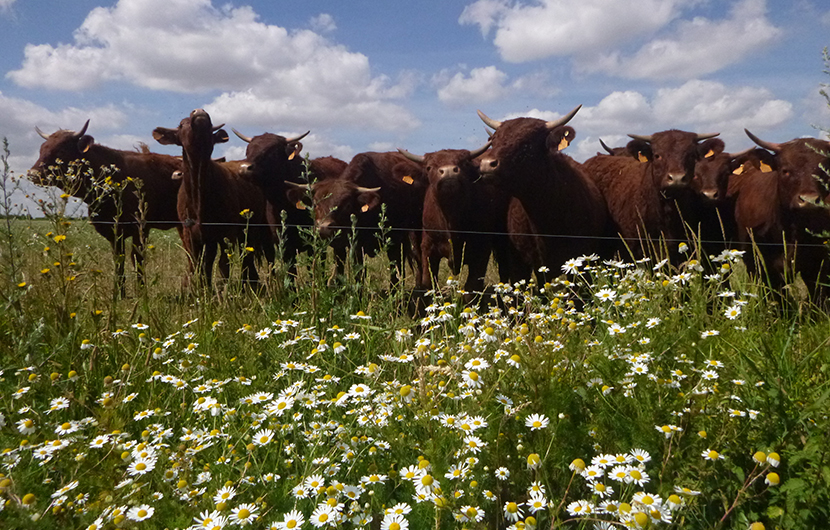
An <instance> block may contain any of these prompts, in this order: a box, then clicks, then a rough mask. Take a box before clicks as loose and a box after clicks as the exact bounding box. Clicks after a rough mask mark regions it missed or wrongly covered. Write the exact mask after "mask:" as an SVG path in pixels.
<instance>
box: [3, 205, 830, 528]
mask: <svg viewBox="0 0 830 530" xmlns="http://www.w3.org/2000/svg"><path fill="white" fill-rule="evenodd" d="M62 200H66V198H65V197H63V198H62V197H60V196H57V197H56V208H54V209H51V210H49V212H48V215H47V217H46V218H44V219H38V220H27V219H14V218H7V219H3V220H2V225H1V226H0V230H2V238H0V256H2V261H0V274H2V282H0V290H2V300H1V301H0V303H2V308H0V336H2V338H0V453H1V454H0V473H2V475H1V476H0V523H2V527H4V528H29V527H32V528H95V529H96V530H98V529H102V528H187V527H190V526H191V525H193V526H194V527H196V528H222V527H226V526H227V527H236V526H239V527H250V528H279V529H295V528H305V529H310V528H326V527H342V528H371V529H372V530H379V529H380V530H406V529H407V528H411V529H412V530H427V529H430V528H434V529H445V528H459V529H462V528H463V529H470V530H472V529H475V528H481V529H483V528H490V529H497V528H506V527H509V528H511V530H523V529H524V530H534V529H536V528H538V529H539V530H547V529H548V528H559V527H563V528H586V529H588V528H598V529H606V528H618V527H628V528H646V527H665V528H735V529H745V528H750V525H751V524H758V523H760V524H762V525H765V527H766V528H818V527H821V526H822V525H823V524H825V523H826V521H827V520H828V519H830V420H828V412H830V401H829V400H828V398H829V397H830V334H828V329H830V319H828V316H827V314H825V313H823V312H821V311H818V310H815V309H814V308H812V307H811V306H810V305H809V302H807V301H806V300H805V299H804V298H803V297H798V296H797V295H796V294H788V295H786V296H787V297H790V298H792V299H793V301H792V302H791V303H790V304H789V305H788V307H787V308H782V307H781V306H780V304H778V303H777V300H778V297H775V296H771V295H770V293H769V292H768V290H767V288H766V287H765V286H763V285H761V284H759V283H756V282H754V281H752V280H750V279H749V278H748V276H747V275H746V274H745V271H744V269H743V266H742V264H741V262H740V256H739V255H738V253H734V252H725V253H723V254H722V255H720V256H718V257H716V259H715V260H714V261H713V266H712V268H711V269H709V268H707V269H704V267H703V266H702V264H704V262H708V261H709V258H708V257H706V256H699V255H697V254H696V249H695V248H694V246H693V247H691V248H687V249H679V250H678V251H679V252H681V253H683V254H684V264H683V265H682V266H680V267H679V268H675V267H673V266H672V265H671V264H670V263H668V262H667V261H666V260H661V259H659V257H655V258H652V259H641V260H638V261H613V260H609V261H604V262H603V261H602V260H599V259H595V258H594V257H592V256H584V257H582V258H580V257H578V256H574V257H573V258H574V259H572V260H570V261H568V262H567V263H566V266H565V267H563V271H550V272H551V274H549V276H552V277H555V279H553V278H551V279H550V282H549V283H545V284H543V285H539V284H536V283H534V282H533V281H522V282H518V283H517V284H515V285H505V284H496V285H494V286H493V287H491V288H490V290H489V291H488V293H487V294H486V295H485V296H484V302H486V303H482V304H480V305H466V306H465V304H464V303H463V301H462V299H463V293H462V292H461V289H460V285H463V283H462V282H461V281H460V279H459V278H450V277H448V276H447V272H446V271H443V272H442V273H441V275H440V278H441V281H440V287H441V288H440V290H438V291H436V292H435V293H434V296H433V297H432V298H431V299H430V301H429V305H428V306H427V307H426V308H425V310H424V311H423V314H422V315H420V316H418V317H412V316H410V314H409V312H408V311H407V308H408V306H409V304H410V296H409V293H408V290H409V289H410V288H411V286H412V284H411V279H410V280H408V281H405V282H403V284H401V285H399V286H395V287H393V286H390V285H388V283H387V282H388V280H387V278H388V275H387V273H386V271H387V270H388V263H387V262H386V261H385V260H386V259H387V258H385V257H378V258H374V259H373V260H370V261H369V262H368V266H369V267H370V269H371V270H370V272H369V274H368V275H366V276H365V279H363V280H361V279H360V278H364V276H362V275H360V274H359V271H357V270H356V268H357V266H356V265H355V266H352V267H347V269H346V271H347V272H346V275H345V276H342V277H339V278H332V270H331V269H332V265H331V261H330V260H326V259H324V257H323V256H324V254H325V252H326V247H325V243H324V242H320V241H319V240H316V239H315V236H314V232H313V231H312V230H309V231H308V234H307V236H308V237H309V238H310V240H311V244H312V246H313V247H314V248H315V249H316V252H313V253H311V255H310V256H309V257H307V258H303V259H302V260H301V262H300V264H299V267H298V269H299V272H298V278H297V279H296V280H295V281H293V282H291V281H288V280H287V278H286V272H285V271H286V269H285V266H284V265H282V264H279V263H278V264H277V265H276V266H275V270H274V271H268V270H265V269H264V268H263V266H262V265H261V264H260V269H261V270H260V276H261V278H263V281H264V287H263V288H262V289H261V290H260V291H259V292H252V291H250V290H246V289H245V288H243V287H242V285H241V283H240V282H239V281H238V278H239V275H240V265H241V257H240V256H242V254H243V253H244V252H245V250H244V249H239V248H237V249H236V250H235V251H234V252H235V253H236V254H235V255H233V256H231V257H230V263H231V268H232V274H231V279H230V280H229V281H228V282H227V284H226V285H224V286H223V288H222V291H221V293H220V294H216V293H215V292H214V291H212V290H199V289H198V288H196V289H183V288H182V282H181V280H182V277H183V276H184V274H185V271H186V268H187V267H186V256H185V252H184V250H183V249H182V247H181V242H180V241H179V239H178V236H177V235H176V233H175V231H166V232H160V231H153V232H151V235H150V240H149V246H148V250H147V253H146V256H145V263H146V282H145V285H144V286H140V285H138V284H137V282H135V278H134V276H131V275H134V271H132V270H131V267H130V264H128V266H127V270H128V271H130V272H129V274H128V281H127V296H126V297H123V298H122V297H120V296H118V290H119V286H118V283H117V280H116V278H115V276H116V275H115V273H114V267H113V256H112V250H111V248H110V246H109V245H108V244H107V242H106V241H105V240H104V239H103V238H101V237H100V236H99V235H98V234H96V233H95V232H94V231H93V230H92V228H91V226H90V225H89V223H88V221H87V220H85V219H67V218H65V217H64V216H63V215H62V214H61V211H62V210H61V208H60V205H61V201H62ZM381 255H382V254H381ZM560 272H561V274H560ZM494 277H495V275H494V274H493V272H492V270H491V271H490V273H488V279H489V280H490V281H489V283H490V284H491V285H492V284H494V283H495V281H494ZM763 527H764V526H753V527H752V528H754V529H755V528H763Z"/></svg>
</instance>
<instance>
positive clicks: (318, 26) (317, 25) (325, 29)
mask: <svg viewBox="0 0 830 530" xmlns="http://www.w3.org/2000/svg"><path fill="white" fill-rule="evenodd" d="M309 26H311V29H312V30H314V31H316V32H318V33H329V32H332V31H334V30H336V29H337V24H335V23H334V17H333V16H331V15H329V14H328V13H320V14H319V15H317V16H316V17H312V18H311V20H310V21H309Z"/></svg>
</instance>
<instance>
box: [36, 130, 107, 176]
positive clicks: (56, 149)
mask: <svg viewBox="0 0 830 530" xmlns="http://www.w3.org/2000/svg"><path fill="white" fill-rule="evenodd" d="M88 127H89V120H86V123H84V126H83V127H81V130H80V131H78V132H75V131H67V130H65V129H60V130H59V131H56V132H54V133H52V134H50V135H48V136H47V135H46V134H45V133H43V131H41V130H40V129H38V128H37V127H35V130H36V131H37V133H38V134H39V135H40V136H41V137H42V138H43V139H44V140H46V141H45V142H43V143H42V144H41V146H40V157H39V158H38V159H37V162H35V164H34V165H33V166H32V169H30V170H29V171H28V176H29V178H30V179H31V180H32V182H34V183H35V184H40V185H50V184H55V183H54V182H51V181H50V179H49V175H47V174H46V170H47V168H49V167H50V166H56V165H57V161H58V160H60V161H61V162H62V163H63V164H67V163H69V162H73V161H75V160H80V159H83V158H84V157H85V155H86V153H87V152H88V151H89V149H90V147H92V145H93V144H94V143H95V140H94V139H93V138H92V136H89V135H88V134H86V130H87V128H88Z"/></svg>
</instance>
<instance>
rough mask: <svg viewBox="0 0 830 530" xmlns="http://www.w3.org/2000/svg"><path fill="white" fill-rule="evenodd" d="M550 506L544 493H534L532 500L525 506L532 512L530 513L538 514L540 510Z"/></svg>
mask: <svg viewBox="0 0 830 530" xmlns="http://www.w3.org/2000/svg"><path fill="white" fill-rule="evenodd" d="M547 505H548V500H547V499H546V498H545V495H544V492H533V493H531V494H530V498H529V499H528V500H527V501H526V502H525V506H527V509H528V510H530V513H536V512H538V511H539V510H544V509H545V507H547Z"/></svg>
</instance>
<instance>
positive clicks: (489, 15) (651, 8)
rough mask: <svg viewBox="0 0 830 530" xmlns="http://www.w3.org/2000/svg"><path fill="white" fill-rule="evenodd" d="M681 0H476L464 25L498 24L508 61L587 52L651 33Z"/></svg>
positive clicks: (670, 16)
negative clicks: (528, 0)
mask: <svg viewBox="0 0 830 530" xmlns="http://www.w3.org/2000/svg"><path fill="white" fill-rule="evenodd" d="M682 5H683V2H681V1H680V0H581V1H580V2H572V1H569V0H533V1H531V2H517V1H512V0H478V1H477V2H474V3H472V4H470V5H468V6H467V7H465V8H464V11H463V12H462V13H461V16H460V18H459V22H460V23H461V24H474V25H478V26H479V27H480V28H481V31H482V34H483V35H485V36H486V35H487V34H489V32H490V30H491V28H493V27H495V28H496V32H495V37H494V39H493V42H494V44H495V45H496V47H497V48H498V50H499V53H500V54H501V57H502V58H503V59H504V60H505V61H509V62H525V61H533V60H537V59H543V58H546V57H553V56H560V57H561V56H568V55H584V54H590V53H592V52H599V51H601V50H604V49H607V48H609V47H613V46H617V45H619V44H622V43H626V42H629V41H631V40H632V39H634V38H637V37H640V36H643V35H650V34H652V33H653V32H655V31H657V30H658V29H660V28H662V27H664V26H665V25H666V24H668V23H669V22H670V21H672V20H673V19H674V18H676V17H677V16H678V15H679V14H680V8H681V6H682Z"/></svg>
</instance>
